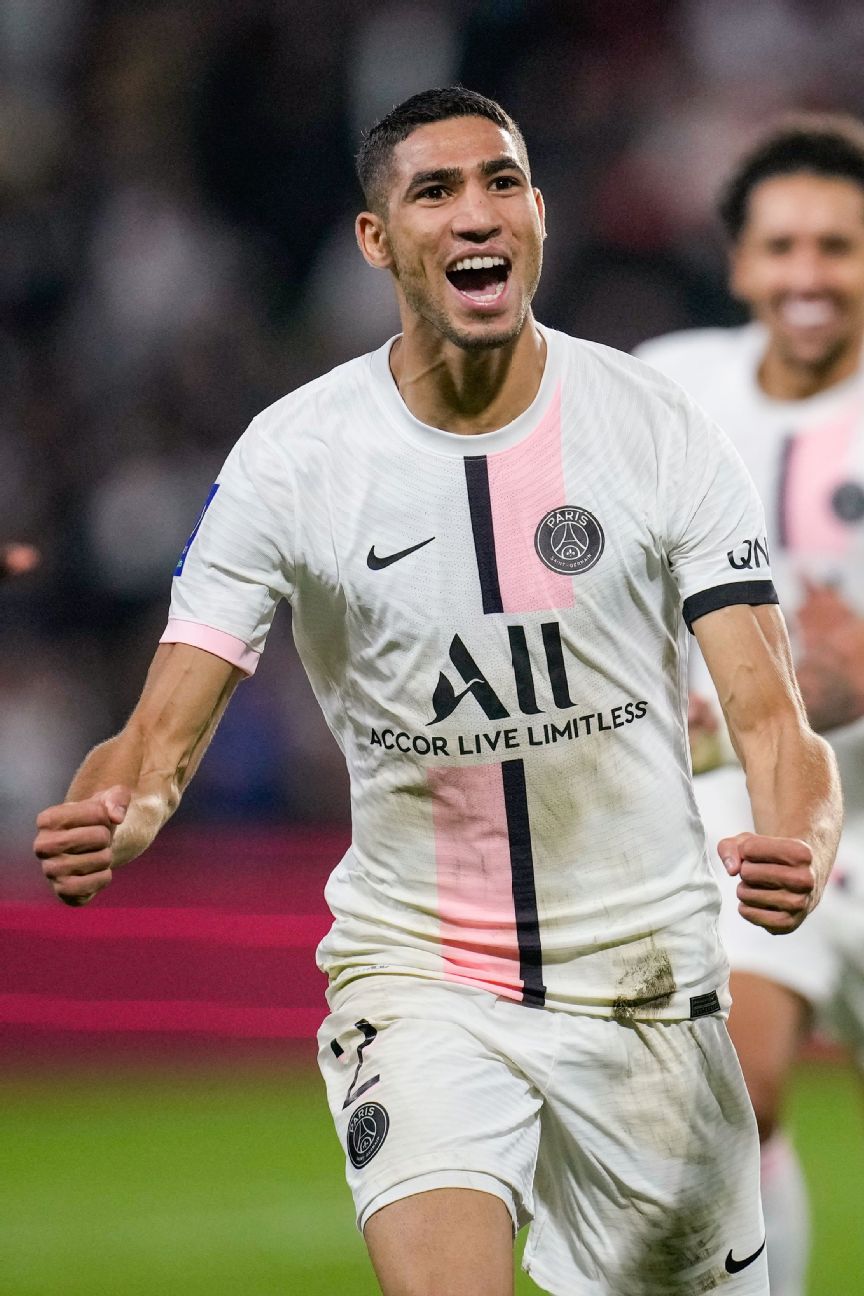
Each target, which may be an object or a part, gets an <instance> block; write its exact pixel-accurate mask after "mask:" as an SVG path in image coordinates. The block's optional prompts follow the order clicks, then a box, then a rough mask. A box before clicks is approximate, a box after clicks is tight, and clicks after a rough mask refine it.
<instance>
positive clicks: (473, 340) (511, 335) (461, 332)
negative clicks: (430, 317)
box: [442, 318, 525, 351]
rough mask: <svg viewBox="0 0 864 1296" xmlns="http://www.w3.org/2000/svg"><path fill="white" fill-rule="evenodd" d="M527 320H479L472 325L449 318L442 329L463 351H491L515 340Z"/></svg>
mask: <svg viewBox="0 0 864 1296" xmlns="http://www.w3.org/2000/svg"><path fill="white" fill-rule="evenodd" d="M524 324H525V320H524V318H523V319H520V320H478V321H477V323H476V324H474V325H473V327H472V326H470V325H467V326H466V325H464V324H460V323H458V322H457V321H455V320H448V322H447V327H446V328H444V329H442V332H443V333H444V335H445V337H446V338H447V339H448V340H449V341H450V342H453V343H454V344H455V345H456V346H458V347H461V348H462V350H463V351H491V350H494V349H495V348H496V347H502V346H507V345H508V343H510V342H515V340H516V338H518V336H519V334H520V333H521V332H522V328H523V326H524Z"/></svg>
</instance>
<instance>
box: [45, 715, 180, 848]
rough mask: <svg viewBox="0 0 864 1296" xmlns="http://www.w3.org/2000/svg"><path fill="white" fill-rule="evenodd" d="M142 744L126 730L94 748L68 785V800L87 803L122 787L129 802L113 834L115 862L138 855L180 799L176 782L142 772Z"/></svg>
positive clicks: (168, 778)
mask: <svg viewBox="0 0 864 1296" xmlns="http://www.w3.org/2000/svg"><path fill="white" fill-rule="evenodd" d="M144 759H145V758H144V744H143V741H142V740H141V738H140V737H139V736H138V735H136V734H135V732H134V731H133V730H130V729H126V730H124V731H123V732H122V733H119V734H117V735H116V737H114V738H109V739H108V741H107V742H104V743H101V744H100V746H98V747H94V749H93V751H91V752H90V754H89V755H88V756H87V758H86V760H85V761H84V762H83V764H82V765H81V767H80V769H79V770H78V772H77V773H76V775H75V777H74V778H73V780H72V783H71V784H70V786H69V791H68V792H67V794H66V800H67V801H86V800H87V799H88V798H90V797H92V796H94V795H96V794H97V793H98V792H100V791H102V790H103V789H104V788H108V787H113V786H115V785H118V784H119V785H122V786H124V787H128V788H129V789H130V790H131V792H132V800H131V801H130V803H129V808H128V810H127V812H126V817H125V819H124V820H123V822H122V824H119V825H118V827H117V829H116V831H115V834H114V863H115V864H125V863H127V862H128V861H129V860H131V859H134V858H135V857H136V856H138V855H140V854H141V853H142V852H143V851H145V850H146V849H147V847H148V846H149V845H150V844H151V842H152V841H153V839H154V838H155V837H156V834H157V833H158V832H159V830H160V829H161V828H162V827H163V825H164V824H165V823H166V822H167V820H168V819H169V818H170V817H171V815H172V814H173V813H174V810H175V809H176V808H177V805H178V803H179V800H180V796H179V789H178V788H177V784H176V780H173V779H171V778H170V777H169V776H163V777H162V778H159V777H154V775H153V773H152V771H151V773H150V774H149V775H148V774H147V773H146V772H145V770H144Z"/></svg>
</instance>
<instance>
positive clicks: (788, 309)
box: [732, 172, 864, 378]
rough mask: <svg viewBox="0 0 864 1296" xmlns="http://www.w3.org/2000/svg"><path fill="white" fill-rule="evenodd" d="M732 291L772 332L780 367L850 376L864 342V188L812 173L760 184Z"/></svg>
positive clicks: (735, 260)
mask: <svg viewBox="0 0 864 1296" xmlns="http://www.w3.org/2000/svg"><path fill="white" fill-rule="evenodd" d="M732 287H733V291H734V292H735V294H736V296H738V297H739V298H740V299H741V300H742V301H745V302H746V303H747V304H748V305H749V306H750V308H751V309H752V311H753V313H754V314H755V315H756V317H757V318H758V319H760V320H761V321H762V322H763V323H764V324H765V325H766V327H767V328H768V331H769V334H770V341H769V351H771V352H772V353H773V356H774V358H775V359H776V360H778V361H779V362H780V363H781V364H783V365H786V366H789V367H793V368H800V369H807V370H811V371H814V372H816V373H829V372H830V373H831V374H832V376H833V377H835V378H836V377H837V376H839V374H838V372H837V371H838V370H843V372H844V373H845V370H846V369H847V368H848V370H849V372H851V371H852V369H854V368H855V366H856V365H857V362H858V357H859V353H860V350H861V345H862V338H864V190H862V189H861V187H860V186H859V185H857V184H855V183H854V182H853V181H851V180H845V179H840V178H838V177H830V176H821V175H815V174H813V173H806V172H802V173H796V174H793V175H781V176H772V177H770V178H768V179H766V180H763V181H761V183H760V184H758V185H757V186H756V187H755V189H754V190H753V192H752V193H751V195H750V199H749V202H748V207H747V220H746V222H745V225H744V228H743V230H742V232H741V236H740V238H739V240H738V243H737V244H736V247H735V249H734V251H733V256H732Z"/></svg>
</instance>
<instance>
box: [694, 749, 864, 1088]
mask: <svg viewBox="0 0 864 1296" xmlns="http://www.w3.org/2000/svg"><path fill="white" fill-rule="evenodd" d="M693 786H694V790H695V793H696V802H697V805H698V807H699V813H700V814H701V816H702V822H703V823H704V825H705V835H706V837H707V839H708V854H709V858H710V860H711V863H712V865H713V866H714V868H715V869H716V872H717V880H718V882H719V885H720V890H721V892H722V895H723V905H722V909H721V912H720V936H721V939H722V941H723V944H724V946H725V949H726V953H727V955H728V957H729V962H730V965H731V967H732V970H733V971H738V972H753V973H756V974H757V975H759V976H763V977H765V978H766V979H767V980H769V981H774V982H776V983H777V984H779V985H783V986H787V987H788V988H789V989H790V990H794V991H795V993H796V994H799V995H801V996H802V998H804V999H806V1000H807V1001H808V1003H810V1004H811V1005H812V1006H813V1008H814V1009H815V1010H816V1013H817V1016H818V1018H819V1020H820V1022H821V1023H825V1024H828V1025H832V1024H833V1027H834V1029H835V1030H838V1031H841V1032H842V1035H843V1038H844V1040H845V1042H846V1043H847V1044H849V1045H850V1046H851V1047H852V1048H853V1049H855V1050H856V1051H857V1053H858V1055H859V1057H860V1058H861V1060H862V1065H864V824H862V822H861V819H860V817H859V816H857V815H856V816H850V817H849V819H848V820H847V824H846V827H845V828H844V831H843V836H842V838H841V841H840V849H839V851H838V854H837V863H836V864H835V866H834V872H833V874H832V877H831V881H830V882H829V884H828V887H827V888H826V891H825V894H824V896H823V897H822V901H821V903H820V904H819V906H818V908H816V909H814V911H813V913H812V914H810V915H809V916H808V917H807V919H806V920H805V921H804V922H803V923H802V925H801V926H800V927H799V928H798V930H797V931H795V932H792V933H790V934H789V935H786V936H772V935H770V934H769V933H768V932H766V931H764V930H763V928H761V927H755V926H754V925H753V923H749V922H747V920H746V919H745V918H742V917H741V915H740V914H739V912H738V897H737V895H736V890H737V886H738V879H737V878H730V877H729V876H728V875H727V873H726V871H725V870H724V868H723V866H722V864H721V863H720V861H719V858H718V856H717V843H718V841H719V840H720V839H721V838H722V837H727V836H730V835H734V834H735V833H739V832H747V831H752V828H753V818H752V815H751V812H750V801H749V798H748V796H747V784H746V780H745V777H744V773H743V770H741V769H740V768H739V767H738V766H737V765H726V766H723V767H722V768H721V769H716V770H712V771H711V772H710V773H708V774H700V775H699V776H698V777H697V778H695V779H694V780H693Z"/></svg>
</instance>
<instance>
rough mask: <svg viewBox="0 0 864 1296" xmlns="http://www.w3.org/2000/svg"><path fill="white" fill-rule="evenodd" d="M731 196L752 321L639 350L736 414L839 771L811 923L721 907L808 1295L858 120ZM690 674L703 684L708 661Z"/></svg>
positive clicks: (856, 349)
mask: <svg viewBox="0 0 864 1296" xmlns="http://www.w3.org/2000/svg"><path fill="white" fill-rule="evenodd" d="M721 213H722V217H723V221H724V223H725V226H726V232H727V234H728V236H729V239H730V242H731V283H732V289H733V291H734V293H735V294H736V296H737V297H739V298H740V299H741V300H742V301H744V302H746V303H747V305H748V306H749V307H750V309H751V310H752V313H753V316H754V322H753V323H752V324H749V325H747V326H745V327H743V328H737V329H707V330H700V331H697V332H691V333H682V334H677V335H675V336H671V337H668V338H662V339H659V340H657V341H655V342H652V343H648V344H646V345H645V346H644V347H642V348H641V349H640V354H641V355H642V356H643V357H644V358H645V359H646V360H649V361H650V362H651V364H654V365H656V366H657V367H658V369H661V370H663V371H664V372H665V373H667V374H669V375H670V376H671V377H673V378H675V379H677V381H679V382H680V383H681V384H682V385H683V386H685V387H686V389H687V390H688V391H689V392H690V393H691V394H692V395H693V396H694V397H695V398H696V399H697V400H698V401H699V403H700V404H701V405H702V406H703V407H704V408H705V409H706V410H707V411H708V413H709V414H711V415H712V416H713V417H714V418H716V419H717V420H718V421H719V422H720V423H721V424H722V426H723V427H725V428H726V429H727V430H728V432H729V433H730V435H731V436H732V438H733V440H734V442H735V444H736V446H737V448H738V450H739V451H740V452H741V455H742V456H743V458H744V460H745V462H746V463H747V465H748V467H749V468H750V471H751V472H752V474H753V476H754V479H755V482H756V485H757V487H758V489H759V491H760V494H761V496H762V499H763V501H764V502H765V505H766V508H767V511H768V522H769V530H770V531H772V532H773V535H774V537H775V539H774V543H773V545H772V549H771V562H772V569H773V572H774V577H775V582H776V584H777V587H778V590H779V592H780V596H781V601H782V603H783V606H784V608H785V609H786V613H787V616H789V617H790V621H791V628H792V639H793V645H794V649H795V655H796V664H797V671H798V679H799V683H800V685H801V690H802V693H803V696H804V701H805V704H806V707H807V711H808V714H809V717H810V721H811V724H812V725H813V726H814V727H815V728H816V729H818V730H822V731H823V732H825V733H826V734H827V736H828V738H829V740H830V741H831V743H832V745H833V747H834V749H835V752H836V754H837V758H838V761H839V764H840V770H841V776H842V778H843V787H844V793H845V801H846V827H845V830H844V835H843V838H842V840H841V844H840V849H839V853H838V867H837V870H836V871H835V874H834V877H833V879H832V884H831V886H830V887H829V890H828V892H827V893H826V897H825V903H824V904H823V906H822V908H821V909H820V911H819V915H818V917H817V918H816V919H815V920H814V921H813V923H808V925H807V928H806V929H805V930H802V931H801V932H800V933H796V934H795V936H794V937H793V938H792V939H791V940H789V941H772V940H769V939H768V938H767V936H766V935H765V933H764V932H761V931H759V930H757V929H756V928H754V927H753V926H752V925H750V924H749V923H746V922H742V921H741V919H740V917H739V915H738V913H737V906H736V903H735V897H734V896H733V894H732V889H731V888H727V889H726V891H725V901H726V903H725V905H724V910H723V936H724V942H725V944H726V947H727V950H728V952H729V955H730V960H731V963H732V968H733V975H732V993H733V996H734V1000H735V1007H734V1010H733V1013H732V1018H731V1032H732V1037H733V1039H734V1041H735V1044H736V1047H737V1049H738V1054H739V1057H740V1059H741V1063H742V1066H743V1069H744V1075H745V1077H746V1079H747V1083H748V1087H749V1089H750V1096H751V1098H752V1099H753V1103H754V1106H755V1109H756V1116H757V1119H758V1122H759V1128H760V1134H761V1136H762V1140H763V1156H762V1197H763V1205H764V1208H765V1216H766V1223H767V1226H768V1266H769V1273H770V1276H771V1292H772V1296H801V1294H802V1293H803V1291H804V1282H805V1270H806V1260H807V1246H808V1240H807V1234H808V1227H807V1204H806V1194H805V1189H804V1183H803V1179H802V1177H801V1171H800V1167H799V1166H798V1163H797V1160H796V1158H795V1154H794V1152H793V1150H792V1148H791V1147H790V1146H789V1144H788V1143H787V1142H786V1141H785V1139H784V1138H783V1136H782V1133H781V1132H780V1131H779V1129H778V1121H779V1118H780V1112H781V1104H782V1098H783V1093H784V1089H785V1086H786V1081H787V1079H788V1077H789V1072H790V1068H791V1066H792V1063H793V1061H794V1058H795V1054H796V1051H797V1048H798V1043H799V1040H800V1038H801V1036H802V1033H803V1032H804V1031H805V1030H806V1028H807V1026H808V1025H809V1023H810V1020H811V1015H812V1010H813V1009H819V1008H821V1007H823V1006H826V1005H830V1006H831V1008H832V1009H833V1011H834V1015H835V1017H836V1018H839V1019H841V1020H842V1023H843V1025H844V1027H845V1030H846V1034H847V1038H848V1040H849V1042H850V1044H851V1045H852V1046H853V1047H854V1048H855V1049H856V1050H857V1052H858V1056H859V1059H860V1060H861V1061H862V1063H864V719H862V717H864V615H862V613H864V373H862V366H861V349H862V340H864V128H862V127H861V126H859V125H858V124H857V123H854V122H851V121H849V120H847V119H844V118H818V117H813V118H801V119H796V120H795V121H790V122H789V123H788V124H786V125H784V126H782V127H781V128H780V129H778V130H777V131H776V132H775V133H772V134H771V135H769V136H767V137H766V138H765V139H763V140H762V141H761V142H760V143H759V145H758V147H757V148H755V149H754V150H753V152H752V153H750V154H749V155H748V156H747V157H745V158H744V159H743V161H742V162H741V163H740V165H739V167H738V169H737V170H736V172H735V174H734V175H733V176H732V177H731V179H730V180H729V182H728V185H727V187H726V191H725V196H724V198H723V202H722V206H721ZM731 557H732V558H733V559H734V561H735V563H736V565H737V567H738V568H739V570H740V571H741V572H742V574H743V575H746V576H747V577H748V578H749V579H753V580H758V579H760V578H761V576H762V572H763V570H764V567H765V565H766V564H767V561H768V556H767V553H766V552H764V551H763V550H762V549H761V548H759V547H758V546H755V545H753V546H743V547H739V548H738V549H736V550H734V551H733V553H732V555H731ZM694 687H695V688H697V689H699V688H703V689H704V688H705V687H706V684H705V675H704V668H703V672H702V675H701V678H699V677H698V676H697V677H696V678H695V679H694ZM708 687H710V681H709V682H708ZM714 703H715V707H716V697H715V698H714ZM696 705H697V706H698V708H699V715H698V716H697V724H696V725H695V730H696V735H695V736H696V744H695V745H696V748H697V749H698V747H699V746H700V744H701V743H704V739H705V735H706V733H709V732H710V730H711V729H712V727H713V725H714V720H713V719H712V717H711V715H710V706H709V703H708V702H707V701H706V700H705V699H701V700H697V702H696ZM696 791H697V800H698V802H699V806H700V809H701V812H702V816H703V819H704V822H705V825H706V831H707V835H708V839H709V844H710V843H711V842H712V840H713V841H715V842H716V840H717V839H718V838H719V837H720V836H722V835H723V834H724V833H725V831H726V829H725V826H724V825H726V824H727V823H728V822H729V819H730V817H731V818H732V819H734V820H735V821H736V822H739V821H740V820H741V817H742V816H743V815H745V814H746V805H747V792H746V784H745V778H744V774H743V772H742V771H741V769H740V768H738V767H727V768H724V769H720V770H717V771H715V772H712V773H706V774H704V775H703V776H702V777H700V778H698V779H697V780H696Z"/></svg>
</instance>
